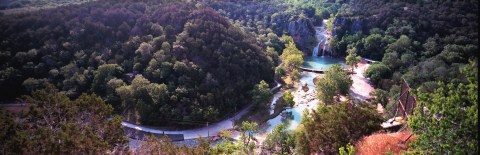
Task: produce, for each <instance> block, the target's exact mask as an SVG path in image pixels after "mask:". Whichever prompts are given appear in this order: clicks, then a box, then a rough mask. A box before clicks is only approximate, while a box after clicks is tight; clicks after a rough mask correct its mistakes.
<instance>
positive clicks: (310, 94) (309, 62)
mask: <svg viewBox="0 0 480 155" xmlns="http://www.w3.org/2000/svg"><path fill="white" fill-rule="evenodd" d="M326 26H327V20H323V23H322V26H320V27H315V37H316V38H317V41H318V44H317V46H316V47H315V48H314V49H313V52H312V56H311V57H304V63H303V67H305V68H311V69H315V70H327V69H328V68H330V67H331V66H332V65H334V64H340V65H342V66H345V61H344V60H342V59H338V58H334V57H330V56H325V51H326V50H328V49H329V48H328V47H327V46H328V40H329V39H330V35H329V34H328V32H327V31H326ZM319 50H322V55H321V57H318V56H319V55H318V54H319V53H318V52H319ZM319 75H320V74H317V73H311V72H302V73H301V74H300V76H301V78H300V83H299V86H298V89H297V90H293V95H294V98H293V101H295V106H294V107H293V108H291V109H286V110H285V112H291V113H292V115H293V120H289V121H288V124H289V125H288V129H289V130H294V129H295V128H297V126H298V125H300V123H301V122H302V114H303V111H304V110H309V111H311V110H312V109H316V107H317V103H318V102H319V100H318V99H317V98H316V94H317V93H316V90H315V85H314V83H313V79H314V78H315V77H317V76H319ZM305 84H307V86H308V88H309V89H308V91H307V92H304V91H303V90H302V89H301V88H302V86H303V85H305ZM283 93H284V92H283V91H280V92H278V93H276V94H274V97H273V100H272V103H271V107H274V105H273V103H275V102H276V101H277V100H278V99H279V97H280V96H281V95H282V94H283ZM272 113H273V110H272V111H270V114H272ZM282 122H283V121H282V115H278V116H277V117H275V118H272V119H270V120H268V121H267V123H268V124H269V125H270V126H268V128H267V130H266V131H267V133H270V132H271V131H272V130H273V129H274V128H275V126H276V125H278V124H280V123H282Z"/></svg>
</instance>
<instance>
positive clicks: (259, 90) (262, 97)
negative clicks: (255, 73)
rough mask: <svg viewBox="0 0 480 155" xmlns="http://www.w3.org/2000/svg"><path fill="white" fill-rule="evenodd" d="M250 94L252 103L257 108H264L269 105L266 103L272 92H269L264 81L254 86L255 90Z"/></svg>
mask: <svg viewBox="0 0 480 155" xmlns="http://www.w3.org/2000/svg"><path fill="white" fill-rule="evenodd" d="M250 94H251V95H252V99H253V103H254V104H255V105H257V106H258V107H263V108H265V107H268V105H269V104H270V103H269V102H268V101H270V97H271V96H272V92H270V87H269V86H268V84H267V82H265V81H264V80H262V81H260V83H258V84H257V85H255V88H254V89H253V90H252V91H251V92H250Z"/></svg>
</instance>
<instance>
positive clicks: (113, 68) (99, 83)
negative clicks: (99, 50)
mask: <svg viewBox="0 0 480 155" xmlns="http://www.w3.org/2000/svg"><path fill="white" fill-rule="evenodd" d="M122 73H123V69H122V67H121V66H119V65H117V64H105V65H101V66H99V67H98V69H97V71H95V76H94V78H93V83H92V91H93V92H95V93H96V94H98V95H104V94H105V91H106V87H105V85H106V84H107V82H108V81H110V80H111V79H113V78H114V77H116V76H119V75H121V74H122Z"/></svg>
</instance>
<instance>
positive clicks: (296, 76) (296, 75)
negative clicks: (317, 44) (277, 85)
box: [291, 69, 300, 81]
mask: <svg viewBox="0 0 480 155" xmlns="http://www.w3.org/2000/svg"><path fill="white" fill-rule="evenodd" d="M291 74H292V78H293V80H295V81H300V72H299V71H298V69H294V70H293V71H292V73H291Z"/></svg>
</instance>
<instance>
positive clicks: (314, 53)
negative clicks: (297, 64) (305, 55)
mask: <svg viewBox="0 0 480 155" xmlns="http://www.w3.org/2000/svg"><path fill="white" fill-rule="evenodd" d="M318 48H320V44H318V45H317V46H315V48H313V54H312V56H313V57H317V56H318Z"/></svg>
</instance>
